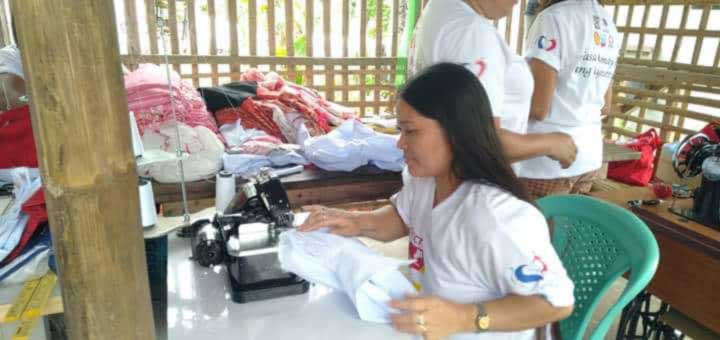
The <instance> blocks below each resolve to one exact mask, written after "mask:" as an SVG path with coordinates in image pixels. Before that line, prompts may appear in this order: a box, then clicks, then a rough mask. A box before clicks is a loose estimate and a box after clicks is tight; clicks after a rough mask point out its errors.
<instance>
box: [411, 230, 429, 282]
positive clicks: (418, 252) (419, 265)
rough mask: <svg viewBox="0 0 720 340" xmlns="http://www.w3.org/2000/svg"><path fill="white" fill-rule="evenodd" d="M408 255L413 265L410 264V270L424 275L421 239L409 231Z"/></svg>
mask: <svg viewBox="0 0 720 340" xmlns="http://www.w3.org/2000/svg"><path fill="white" fill-rule="evenodd" d="M408 255H409V258H410V259H411V260H413V263H411V264H410V268H412V269H415V270H417V271H419V272H421V273H425V261H424V259H423V238H422V237H420V236H419V235H417V234H415V231H413V230H412V229H410V244H409V246H408Z"/></svg>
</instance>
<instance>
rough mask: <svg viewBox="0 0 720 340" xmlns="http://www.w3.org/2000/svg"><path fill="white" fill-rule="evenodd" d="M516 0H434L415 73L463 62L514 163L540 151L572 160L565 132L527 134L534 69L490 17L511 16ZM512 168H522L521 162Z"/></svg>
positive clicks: (417, 38)
mask: <svg viewBox="0 0 720 340" xmlns="http://www.w3.org/2000/svg"><path fill="white" fill-rule="evenodd" d="M515 3H516V1H513V0H431V1H430V2H429V3H428V4H427V6H426V7H425V9H424V10H423V13H422V16H421V17H420V20H419V21H418V24H417V26H416V28H415V31H414V33H413V39H412V41H411V44H410V51H409V53H408V73H409V75H410V76H412V75H413V74H415V73H417V72H418V71H420V70H422V69H423V68H425V67H428V66H430V65H432V64H435V63H439V62H453V63H460V64H464V65H466V66H467V67H468V69H470V70H471V71H472V72H473V73H475V74H476V75H477V77H478V79H480V82H481V83H482V84H483V86H484V87H485V90H486V91H487V93H488V96H489V97H490V102H491V105H490V106H491V107H492V110H493V114H494V115H495V117H496V119H495V121H494V123H495V124H497V126H499V127H500V128H501V129H500V130H499V132H500V139H501V140H502V142H503V146H504V149H505V151H506V153H507V155H508V157H509V158H510V160H511V162H517V161H520V160H525V159H529V158H533V157H537V156H548V157H549V158H548V160H549V161H554V162H558V164H559V165H560V166H562V167H568V166H569V165H570V164H572V163H573V161H574V159H575V154H576V153H577V149H576V147H575V145H574V143H573V141H572V139H571V138H570V137H569V136H568V135H566V134H563V133H557V132H552V133H546V134H527V122H528V114H529V110H530V99H531V97H532V92H533V79H532V74H531V73H530V70H529V68H528V65H527V63H526V62H525V60H524V59H523V58H522V57H520V56H519V55H517V54H516V53H515V52H513V51H512V50H511V49H510V47H508V45H507V43H506V42H505V41H504V40H503V38H502V36H500V33H499V32H498V31H497V29H496V28H495V26H493V23H492V22H491V20H496V19H500V18H502V17H505V16H507V15H508V14H509V13H510V12H511V11H512V8H513V7H514V5H515ZM513 168H514V169H515V171H516V172H517V170H518V165H517V164H514V165H513Z"/></svg>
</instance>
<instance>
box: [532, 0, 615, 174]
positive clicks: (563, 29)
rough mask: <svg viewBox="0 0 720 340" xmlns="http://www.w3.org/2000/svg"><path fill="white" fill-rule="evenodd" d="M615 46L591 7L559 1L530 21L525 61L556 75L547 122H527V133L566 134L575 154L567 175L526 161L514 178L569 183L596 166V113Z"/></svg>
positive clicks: (607, 22) (606, 20)
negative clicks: (546, 67)
mask: <svg viewBox="0 0 720 340" xmlns="http://www.w3.org/2000/svg"><path fill="white" fill-rule="evenodd" d="M620 42H621V40H620V38H619V35H618V32H617V29H616V27H615V25H614V24H613V21H612V17H611V16H610V15H608V13H607V12H605V10H604V9H603V8H602V6H601V5H599V4H598V3H597V2H596V1H588V0H568V1H564V2H561V3H558V4H555V5H553V6H551V7H549V8H548V9H546V10H544V11H542V12H541V13H540V15H538V17H537V19H535V22H534V23H533V26H532V27H531V28H530V33H529V34H528V40H527V48H526V56H525V57H526V58H527V59H538V60H540V61H542V62H544V63H545V64H547V65H549V66H550V67H552V68H554V69H555V70H556V71H557V72H558V73H557V87H556V90H555V94H554V96H553V100H552V104H551V107H550V112H549V114H548V116H547V118H545V120H543V121H534V120H531V121H530V123H529V125H528V132H556V131H560V132H565V133H568V134H569V135H570V136H572V137H573V139H574V141H575V144H576V145H577V147H578V154H577V157H576V159H575V162H574V163H573V164H572V166H570V168H568V169H562V168H561V166H560V163H558V162H556V161H554V160H552V159H550V158H547V157H538V158H534V159H531V160H528V161H526V162H523V163H522V170H521V171H520V176H522V177H527V178H543V179H550V178H562V177H571V176H578V175H581V174H584V173H587V172H589V171H593V170H596V169H599V168H600V167H601V166H602V134H601V131H600V110H601V109H602V107H603V105H604V103H605V98H604V96H605V92H606V90H607V89H608V87H609V86H610V82H611V80H612V76H613V74H614V72H615V67H616V62H617V58H618V54H619V49H620Z"/></svg>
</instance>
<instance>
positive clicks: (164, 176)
mask: <svg viewBox="0 0 720 340" xmlns="http://www.w3.org/2000/svg"><path fill="white" fill-rule="evenodd" d="M125 87H126V90H127V97H128V107H129V109H130V111H132V112H133V113H134V115H135V119H136V121H137V126H138V130H139V131H140V135H141V136H142V141H143V146H144V148H145V151H150V152H152V151H153V150H160V151H164V152H169V153H173V154H174V153H175V150H176V147H177V146H178V140H177V137H176V133H175V127H176V124H177V128H178V130H179V133H180V141H179V143H180V145H179V146H180V149H181V150H182V151H183V153H185V154H186V156H187V157H186V158H185V159H184V160H183V167H184V171H185V180H187V181H196V180H200V179H203V178H207V177H212V176H213V175H214V174H215V173H216V172H217V171H218V170H220V167H221V165H222V164H221V159H222V154H223V152H224V151H225V145H224V142H223V137H222V135H221V134H220V131H219V130H218V126H217V124H216V123H215V119H214V118H213V116H212V114H210V113H209V112H208V111H207V108H206V106H205V102H204V101H203V99H202V97H200V94H199V93H198V92H197V90H195V89H194V88H193V87H192V85H191V84H189V83H188V82H186V81H183V80H181V79H180V76H179V75H178V74H177V73H176V72H174V71H171V72H170V82H169V85H168V77H167V71H166V69H165V68H164V67H161V66H158V65H152V64H144V65H140V67H139V68H138V69H136V70H134V71H132V72H130V73H128V74H127V75H126V76H125ZM173 107H174V108H175V115H176V117H177V122H176V121H175V120H174V119H173ZM139 170H140V173H141V174H142V175H143V176H147V177H152V178H154V179H155V180H156V181H158V182H164V183H173V182H179V181H180V179H181V177H180V170H179V168H178V166H177V163H176V162H175V161H169V162H159V163H151V164H148V165H146V166H143V167H141V169H139Z"/></svg>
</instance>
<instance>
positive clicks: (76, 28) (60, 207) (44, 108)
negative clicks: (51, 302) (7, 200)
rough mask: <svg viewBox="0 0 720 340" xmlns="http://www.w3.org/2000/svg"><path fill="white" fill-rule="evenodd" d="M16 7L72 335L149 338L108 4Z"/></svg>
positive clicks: (67, 0)
mask: <svg viewBox="0 0 720 340" xmlns="http://www.w3.org/2000/svg"><path fill="white" fill-rule="evenodd" d="M12 7H13V12H14V17H15V18H16V19H17V20H16V25H17V32H18V34H19V36H18V39H19V40H20V45H21V46H22V47H23V51H31V52H26V53H23V54H22V57H23V65H24V69H25V74H26V75H27V79H28V90H29V91H28V92H29V95H30V98H31V111H32V121H33V128H34V134H35V142H36V145H37V151H38V159H39V162H40V169H41V174H42V177H43V185H44V190H45V199H46V202H47V207H48V213H49V218H50V227H51V230H52V238H53V246H54V248H55V253H56V255H57V260H58V265H59V278H60V282H61V284H60V286H61V287H62V296H63V302H64V305H65V307H64V309H65V320H66V323H67V330H68V336H69V338H70V339H91V340H92V339H114V340H118V339H128V340H136V339H153V338H154V326H153V319H152V312H151V307H150V291H149V285H148V275H147V267H146V263H145V252H144V244H143V237H142V232H141V227H140V217H139V216H140V214H139V203H138V200H139V199H138V190H137V184H138V182H137V171H136V169H135V161H134V159H133V155H132V152H131V150H130V145H131V143H130V134H129V132H128V131H129V129H130V124H129V121H128V107H127V102H126V98H125V89H124V87H123V79H122V74H121V69H120V56H119V53H118V39H117V33H116V27H115V16H114V13H113V2H112V1H93V0H55V1H45V0H21V1H14V2H13V6H12ZM37 23H43V24H42V25H38V24H37Z"/></svg>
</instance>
